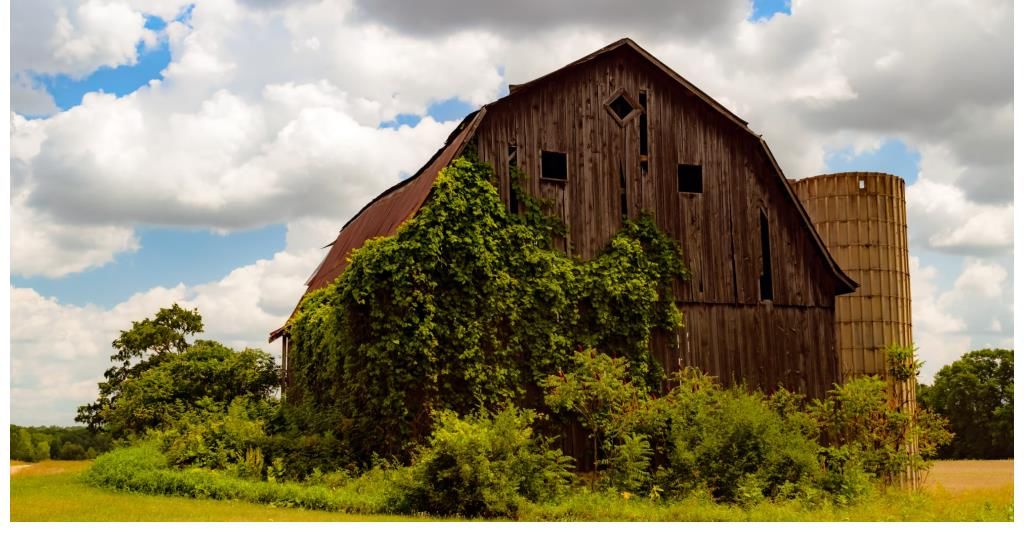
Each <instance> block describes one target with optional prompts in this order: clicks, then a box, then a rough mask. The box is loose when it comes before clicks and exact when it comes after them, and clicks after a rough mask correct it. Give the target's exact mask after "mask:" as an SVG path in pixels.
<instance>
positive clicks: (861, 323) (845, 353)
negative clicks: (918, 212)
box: [791, 172, 913, 400]
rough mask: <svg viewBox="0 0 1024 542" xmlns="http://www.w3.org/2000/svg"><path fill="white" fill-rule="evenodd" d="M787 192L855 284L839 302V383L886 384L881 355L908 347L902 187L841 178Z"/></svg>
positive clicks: (800, 184)
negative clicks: (859, 379) (879, 380)
mask: <svg viewBox="0 0 1024 542" xmlns="http://www.w3.org/2000/svg"><path fill="white" fill-rule="evenodd" d="M791 186H792V188H793V190H794V192H795V193H796V194H797V196H798V197H799V198H800V200H801V202H802V203H803V205H804V207H805V208H806V209H807V213H808V214H809V215H810V217H811V221H812V222H813V223H814V226H815V227H816V228H817V230H818V233H819V234H820V235H821V237H822V240H823V241H824V242H825V245H826V246H827V247H828V249H829V251H830V252H831V253H832V255H833V257H834V258H835V259H836V261H837V262H838V263H839V265H840V267H842V269H843V271H845V272H846V273H847V274H848V275H849V276H850V277H851V278H852V279H853V280H855V281H857V283H858V284H860V287H859V288H858V289H857V291H856V292H854V293H852V294H847V295H843V296H839V297H837V298H836V334H837V335H838V337H837V342H838V345H839V366H840V372H841V374H842V377H843V381H847V380H849V379H850V378H853V377H856V376H860V375H879V376H884V377H886V379H887V380H888V379H889V378H888V377H889V375H888V370H887V369H888V367H887V362H886V355H885V349H886V347H887V346H889V345H891V344H898V345H902V346H908V345H910V344H911V342H912V340H913V339H912V336H911V321H910V320H911V318H910V269H909V265H910V264H909V261H908V260H909V258H908V252H907V209H906V199H905V197H904V181H903V179H901V178H900V177H897V176H895V175H889V174H887V173H866V172H845V173H829V174H826V175H818V176H816V177H808V178H806V179H800V180H796V181H791ZM894 391H895V390H894ZM904 393H906V394H908V395H905V396H904V397H903V399H904V400H907V399H912V397H913V390H912V389H911V390H904ZM904 393H900V394H899V395H903V394H904Z"/></svg>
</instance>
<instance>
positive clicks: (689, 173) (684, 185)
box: [678, 164, 704, 194]
mask: <svg viewBox="0 0 1024 542" xmlns="http://www.w3.org/2000/svg"><path fill="white" fill-rule="evenodd" d="M678 177H679V191H680V192H687V193H690V194H701V193H703V192H704V176H703V172H702V171H701V167H700V166H698V165H694V164H679V171H678Z"/></svg>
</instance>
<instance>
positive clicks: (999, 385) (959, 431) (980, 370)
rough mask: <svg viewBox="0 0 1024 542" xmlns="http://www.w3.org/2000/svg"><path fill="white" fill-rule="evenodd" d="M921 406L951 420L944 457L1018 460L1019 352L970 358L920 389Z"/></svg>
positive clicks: (983, 353)
mask: <svg viewBox="0 0 1024 542" xmlns="http://www.w3.org/2000/svg"><path fill="white" fill-rule="evenodd" d="M918 400H919V402H920V404H921V405H923V406H925V407H927V408H929V409H931V410H933V411H934V412H935V413H936V414H939V415H941V416H944V417H946V418H948V419H949V426H950V429H951V430H952V431H953V433H954V435H955V436H954V437H953V439H952V441H951V442H949V443H948V444H946V445H944V446H940V447H939V449H938V453H939V456H940V457H948V458H970V459H997V458H1007V457H1013V350H1003V349H985V350H975V351H973V352H968V353H966V354H964V355H963V356H961V358H960V359H959V360H957V361H955V362H953V363H951V364H950V365H947V366H945V367H943V368H942V369H940V370H939V372H938V374H936V375H935V380H934V383H933V384H932V385H931V386H920V387H919V391H918Z"/></svg>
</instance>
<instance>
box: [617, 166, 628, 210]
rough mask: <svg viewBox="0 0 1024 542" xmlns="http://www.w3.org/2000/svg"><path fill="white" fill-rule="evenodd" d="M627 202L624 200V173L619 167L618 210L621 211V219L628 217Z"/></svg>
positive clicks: (626, 199)
mask: <svg viewBox="0 0 1024 542" xmlns="http://www.w3.org/2000/svg"><path fill="white" fill-rule="evenodd" d="M628 205H629V200H628V198H626V172H625V171H624V170H623V169H622V166H621V165H620V166H619V209H620V210H621V211H622V216H623V218H626V217H628V216H629V209H628Z"/></svg>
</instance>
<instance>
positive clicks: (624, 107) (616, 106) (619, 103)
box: [608, 94, 633, 120]
mask: <svg viewBox="0 0 1024 542" xmlns="http://www.w3.org/2000/svg"><path fill="white" fill-rule="evenodd" d="M608 107H610V108H612V113H615V116H617V117H619V120H625V118H626V117H627V116H628V115H629V114H630V113H632V112H633V105H632V104H630V103H629V100H627V99H626V97H625V96H623V95H621V94H620V95H619V97H618V98H615V99H614V100H612V103H610V104H608Z"/></svg>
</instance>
